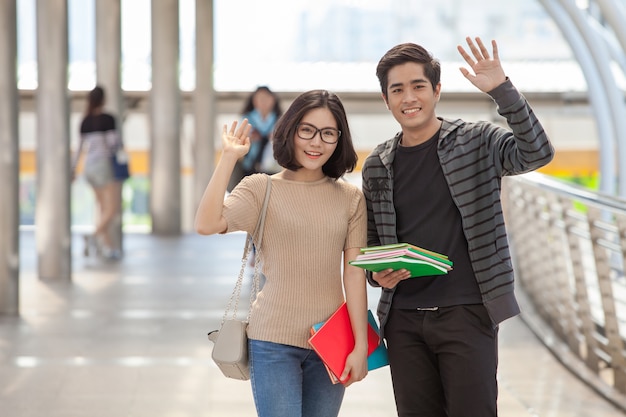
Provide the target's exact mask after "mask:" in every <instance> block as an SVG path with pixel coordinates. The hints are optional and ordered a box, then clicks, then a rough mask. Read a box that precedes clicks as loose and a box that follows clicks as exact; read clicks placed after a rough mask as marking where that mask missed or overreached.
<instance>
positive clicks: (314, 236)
mask: <svg viewBox="0 0 626 417" xmlns="http://www.w3.org/2000/svg"><path fill="white" fill-rule="evenodd" d="M250 129H251V127H250V125H249V124H248V121H247V120H243V122H242V123H241V124H238V123H237V122H233V123H232V125H231V126H230V127H228V126H224V129H223V134H222V142H223V152H222V156H221V159H220V161H219V163H218V164H217V167H216V168H215V172H214V173H213V176H212V178H211V180H210V182H209V184H208V186H207V188H206V191H205V194H204V196H203V198H202V201H201V202H200V205H199V208H198V212H197V215H196V230H197V231H198V233H200V234H205V235H210V234H214V233H226V232H233V231H236V230H243V231H246V232H249V233H252V232H253V230H254V227H255V225H256V222H257V219H258V216H259V213H260V211H261V206H262V204H263V199H264V196H265V189H266V185H267V181H270V180H271V181H272V190H271V195H270V198H269V205H268V208H267V214H266V220H265V229H264V234H263V242H262V244H261V249H260V253H259V256H260V258H261V259H262V261H263V273H264V275H265V277H266V280H265V283H264V285H263V287H262V289H261V291H260V293H259V294H258V296H257V298H256V301H255V302H254V305H253V310H252V315H251V318H250V323H249V326H248V337H249V355H250V358H249V359H250V370H251V376H250V378H251V383H252V391H253V394H254V400H255V404H256V408H257V413H258V415H259V416H260V417H282V416H285V417H297V416H306V417H331V416H332V417H334V416H337V415H338V413H339V409H340V407H341V402H342V399H343V394H344V389H345V387H346V386H348V385H350V384H352V383H353V382H356V381H359V380H361V379H363V378H364V377H365V376H366V374H367V335H366V331H367V293H366V284H365V282H366V281H365V274H364V272H363V270H361V269H359V268H356V267H353V266H351V265H349V264H348V261H350V260H352V259H354V258H355V257H356V255H357V254H358V253H359V249H360V248H361V247H363V246H365V243H366V235H367V230H366V229H367V219H366V209H365V202H364V198H363V195H362V193H361V191H360V190H359V189H358V187H356V186H354V185H351V184H349V183H347V182H346V181H343V180H341V179H340V178H341V177H342V176H343V174H344V173H346V172H349V171H351V170H353V169H354V167H355V166H356V162H357V155H356V152H355V150H354V147H353V145H352V138H351V135H350V129H349V127H348V122H347V118H346V114H345V110H344V108H343V105H342V103H341V101H340V100H339V98H338V97H337V96H336V95H335V94H333V93H330V92H328V91H325V90H314V91H309V92H306V93H303V94H301V95H300V96H299V97H297V98H296V99H295V100H294V102H293V103H292V105H291V106H290V107H289V109H287V111H286V112H285V114H284V115H283V116H282V117H281V119H279V121H278V123H277V125H276V129H275V131H274V140H273V149H274V156H275V158H276V160H277V161H278V163H279V164H280V165H281V166H282V167H283V170H282V171H280V172H279V173H277V174H274V175H272V176H268V175H266V174H253V175H250V176H247V177H245V178H244V179H243V180H242V181H241V182H240V183H239V184H238V185H237V187H235V189H234V190H233V191H232V193H230V194H229V195H228V197H227V198H226V199H224V194H225V192H226V186H227V183H228V179H229V177H230V175H231V172H232V170H233V167H234V166H235V163H236V161H237V160H238V159H239V158H241V157H242V156H243V155H245V154H246V152H248V150H249V148H250V138H249V136H248V135H249V132H250ZM342 270H343V277H342ZM342 278H343V279H342ZM342 284H343V285H342ZM344 292H345V300H346V302H347V305H348V311H349V314H350V319H351V322H352V327H353V332H354V336H355V341H356V343H355V348H354V350H353V352H352V353H351V354H350V355H349V356H348V359H347V363H346V366H345V369H344V372H343V375H342V376H341V378H340V379H341V381H342V382H343V383H342V384H336V385H333V384H332V382H331V380H330V377H329V375H328V372H327V371H326V369H325V367H324V364H323V363H322V362H321V360H320V359H319V357H318V356H317V355H316V354H315V352H314V351H313V350H311V348H310V346H309V344H308V339H309V337H310V328H311V325H313V324H315V323H319V322H321V321H324V320H326V319H327V318H328V317H329V316H330V315H331V314H332V313H333V312H334V311H335V310H336V309H337V308H338V307H339V305H340V304H341V303H342V302H343V301H344Z"/></svg>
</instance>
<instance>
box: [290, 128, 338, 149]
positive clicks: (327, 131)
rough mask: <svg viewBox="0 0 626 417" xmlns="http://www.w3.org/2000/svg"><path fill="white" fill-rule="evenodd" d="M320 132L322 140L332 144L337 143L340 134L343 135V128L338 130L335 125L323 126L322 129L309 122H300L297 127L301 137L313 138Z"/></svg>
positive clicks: (305, 138)
mask: <svg viewBox="0 0 626 417" xmlns="http://www.w3.org/2000/svg"><path fill="white" fill-rule="evenodd" d="M317 132H320V138H322V142H324V143H328V144H330V145H332V144H333V143H337V141H338V140H339V136H341V130H337V129H335V128H334V127H323V128H321V129H318V128H316V127H315V126H313V125H312V124H309V123H300V124H299V125H298V127H297V130H296V133H297V134H298V137H299V138H300V139H304V140H311V139H313V138H314V137H315V135H317Z"/></svg>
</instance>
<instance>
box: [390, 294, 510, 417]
mask: <svg viewBox="0 0 626 417" xmlns="http://www.w3.org/2000/svg"><path fill="white" fill-rule="evenodd" d="M385 337H386V339H387V346H388V353H389V364H390V366H391V376H392V380H393V389H394V395H395V399H396V407H397V409H398V416H400V417H416V416H420V417H495V416H497V397H498V385H497V380H496V373H497V368H498V328H497V327H496V328H494V327H493V325H492V324H491V320H490V319H489V316H488V315H487V311H486V309H485V307H484V306H483V305H466V306H454V307H443V308H439V309H438V310H436V311H422V310H403V309H392V310H391V313H390V316H389V319H388V322H387V324H386V325H385Z"/></svg>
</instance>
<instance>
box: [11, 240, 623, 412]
mask: <svg viewBox="0 0 626 417" xmlns="http://www.w3.org/2000/svg"><path fill="white" fill-rule="evenodd" d="M243 238H244V235H243V234H233V235H225V236H211V237H202V236H197V235H186V236H182V237H176V238H161V237H155V236H152V235H143V234H128V235H126V237H125V247H126V256H125V258H124V260H123V261H121V262H119V263H106V262H103V261H99V260H97V259H86V258H83V257H82V253H81V250H82V247H81V242H80V239H79V237H78V236H76V237H75V245H74V249H73V252H74V253H73V259H74V263H73V265H74V277H73V281H72V282H71V283H70V282H55V283H46V282H41V281H39V280H38V279H37V278H36V265H35V261H36V255H35V249H34V248H35V245H34V236H33V233H32V232H22V234H21V260H22V263H21V299H20V302H21V312H22V314H21V316H20V317H19V318H18V317H6V316H5V317H2V316H0V417H208V416H212V417H226V416H229V417H230V416H254V415H255V412H254V407H253V403H252V396H251V393H250V386H249V383H248V382H240V381H234V380H229V379H226V378H225V377H223V376H222V375H221V373H220V372H219V370H218V369H217V367H216V366H215V365H214V364H213V363H212V362H211V359H210V354H211V347H212V345H211V343H210V342H209V341H208V340H207V338H206V333H207V331H208V330H211V329H215V328H216V327H217V326H218V324H219V322H220V320H221V317H222V314H223V311H224V307H225V304H226V301H227V299H228V296H229V295H230V293H231V291H232V287H233V285H234V282H235V279H236V275H237V273H238V270H239V266H240V258H241V252H242V245H243ZM376 301H377V290H375V289H371V290H370V305H371V307H372V308H375V304H376ZM499 370H500V372H499V381H500V400H499V402H500V415H501V416H504V417H527V416H541V417H609V416H611V417H615V416H620V415H623V413H622V412H621V411H618V410H617V409H616V408H614V407H612V406H611V405H609V404H608V403H607V402H606V401H604V400H603V399H602V398H601V397H600V396H598V395H597V394H596V393H595V392H594V391H592V390H591V389H589V388H588V387H587V386H586V385H584V384H582V383H581V382H580V381H579V380H578V379H577V378H576V377H574V376H573V375H572V374H571V373H569V372H568V371H567V370H566V369H564V368H563V367H562V366H561V364H560V363H559V362H558V361H557V360H555V358H554V357H553V356H552V355H551V354H550V352H549V351H548V350H547V349H546V348H545V347H544V346H543V345H542V344H541V343H540V342H539V341H538V340H537V339H536V338H535V337H534V335H533V334H532V333H531V332H530V331H529V330H528V329H527V328H526V326H525V325H524V323H523V321H522V320H521V319H520V318H515V319H511V320H508V321H506V322H505V323H504V324H503V325H502V326H501V330H500V368H499ZM340 415H341V416H343V417H357V416H358V417H368V416H371V417H383V416H384V417H392V416H394V415H396V414H395V407H394V403H393V395H392V391H391V383H390V377H389V370H388V368H384V369H379V370H375V371H372V372H371V373H370V374H369V375H368V377H367V378H366V379H365V380H364V381H362V382H359V383H357V384H355V385H353V386H351V387H350V388H349V389H348V390H347V391H346V397H345V401H344V405H343V408H342V411H341V414H340Z"/></svg>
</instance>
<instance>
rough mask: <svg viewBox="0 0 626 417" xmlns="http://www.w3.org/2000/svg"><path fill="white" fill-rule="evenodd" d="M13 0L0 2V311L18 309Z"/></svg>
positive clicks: (17, 171)
mask: <svg viewBox="0 0 626 417" xmlns="http://www.w3.org/2000/svg"><path fill="white" fill-rule="evenodd" d="M16 21H17V8H16V0H7V1H3V2H0V28H2V29H0V62H3V63H4V64H3V65H0V91H2V94H0V189H2V195H3V197H2V198H1V199H0V314H13V315H16V314H18V312H19V272H20V268H19V265H20V256H19V224H20V216H19V203H18V201H19V200H18V192H19V134H18V93H17V27H16Z"/></svg>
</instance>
